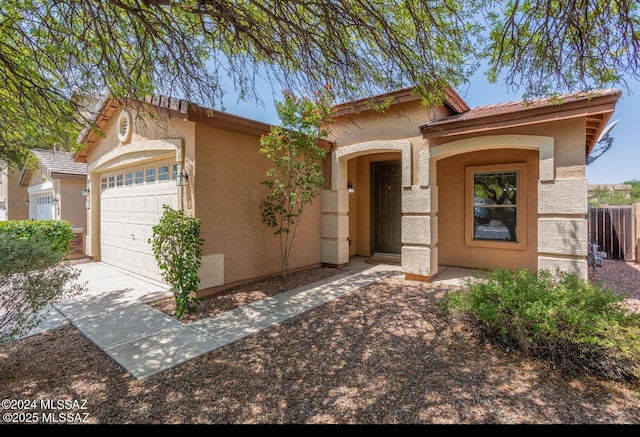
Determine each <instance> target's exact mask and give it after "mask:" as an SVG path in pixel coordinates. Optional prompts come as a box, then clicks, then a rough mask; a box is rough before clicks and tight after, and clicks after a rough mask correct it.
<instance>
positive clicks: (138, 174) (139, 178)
mask: <svg viewBox="0 0 640 437" xmlns="http://www.w3.org/2000/svg"><path fill="white" fill-rule="evenodd" d="M143 175H144V173H143V172H142V170H138V171H136V185H140V184H141V183H142V176H143Z"/></svg>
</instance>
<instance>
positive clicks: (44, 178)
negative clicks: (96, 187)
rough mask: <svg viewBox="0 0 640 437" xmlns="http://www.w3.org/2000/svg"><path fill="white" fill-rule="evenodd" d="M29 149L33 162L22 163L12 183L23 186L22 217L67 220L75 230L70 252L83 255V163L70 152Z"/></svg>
mask: <svg viewBox="0 0 640 437" xmlns="http://www.w3.org/2000/svg"><path fill="white" fill-rule="evenodd" d="M31 152H32V154H33V155H34V156H35V158H36V165H35V166H31V165H25V166H24V167H23V169H22V170H21V171H20V176H19V178H18V180H17V187H15V188H16V189H19V190H22V191H25V190H26V200H25V201H24V203H25V204H26V206H27V211H28V215H27V217H25V219H32V220H66V221H68V222H69V223H71V226H72V228H73V232H74V234H75V236H74V238H73V240H72V242H71V252H72V255H77V256H84V232H85V228H86V225H87V213H86V201H85V197H84V194H85V193H84V192H83V191H84V190H85V189H86V183H87V182H86V180H87V166H86V164H84V163H80V162H75V161H74V160H73V154H72V153H71V152H66V151H58V150H44V149H32V151H31Z"/></svg>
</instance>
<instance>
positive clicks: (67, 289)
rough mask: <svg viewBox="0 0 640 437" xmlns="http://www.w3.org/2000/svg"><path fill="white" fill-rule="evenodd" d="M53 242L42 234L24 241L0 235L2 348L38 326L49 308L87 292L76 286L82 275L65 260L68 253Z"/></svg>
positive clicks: (12, 235)
mask: <svg viewBox="0 0 640 437" xmlns="http://www.w3.org/2000/svg"><path fill="white" fill-rule="evenodd" d="M66 241H67V243H66V244H67V245H68V239H67V240H66ZM51 242H52V238H51V237H50V236H47V235H44V234H43V233H40V232H36V233H33V234H30V235H27V236H26V237H24V238H21V237H17V236H16V235H15V234H14V233H12V232H4V231H3V232H0V259H1V260H2V262H1V263H0V344H3V343H7V342H9V341H11V340H13V339H15V338H16V337H19V336H21V335H24V334H26V333H27V332H29V331H30V330H31V329H32V328H35V327H36V326H38V325H39V324H40V322H41V321H42V316H43V314H42V312H41V310H42V309H44V307H45V306H46V305H47V304H53V303H56V302H59V301H61V300H63V299H68V298H71V297H73V296H76V295H78V294H80V293H82V292H84V291H85V290H86V287H85V285H84V284H80V283H77V282H73V281H75V280H76V279H77V278H78V276H79V275H80V272H79V271H78V270H76V269H74V268H73V267H71V266H70V265H69V263H68V262H66V261H63V260H62V258H63V257H64V255H65V253H66V252H64V251H62V250H59V248H56V247H54V246H52V244H51ZM63 245H64V244H63Z"/></svg>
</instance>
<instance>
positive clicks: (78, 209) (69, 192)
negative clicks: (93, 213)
mask: <svg viewBox="0 0 640 437" xmlns="http://www.w3.org/2000/svg"><path fill="white" fill-rule="evenodd" d="M85 186H86V184H85V181H65V180H63V181H60V219H61V220H66V221H68V222H69V223H71V225H72V226H74V227H81V228H83V229H84V228H86V226H87V209H86V203H85V198H84V197H82V189H83V188H85Z"/></svg>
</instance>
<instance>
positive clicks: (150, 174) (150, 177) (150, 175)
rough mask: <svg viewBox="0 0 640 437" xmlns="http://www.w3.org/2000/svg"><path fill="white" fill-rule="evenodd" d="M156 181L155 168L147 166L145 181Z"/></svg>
mask: <svg viewBox="0 0 640 437" xmlns="http://www.w3.org/2000/svg"><path fill="white" fill-rule="evenodd" d="M155 181H156V169H155V167H154V168H148V169H147V178H146V182H147V183H152V182H155Z"/></svg>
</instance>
